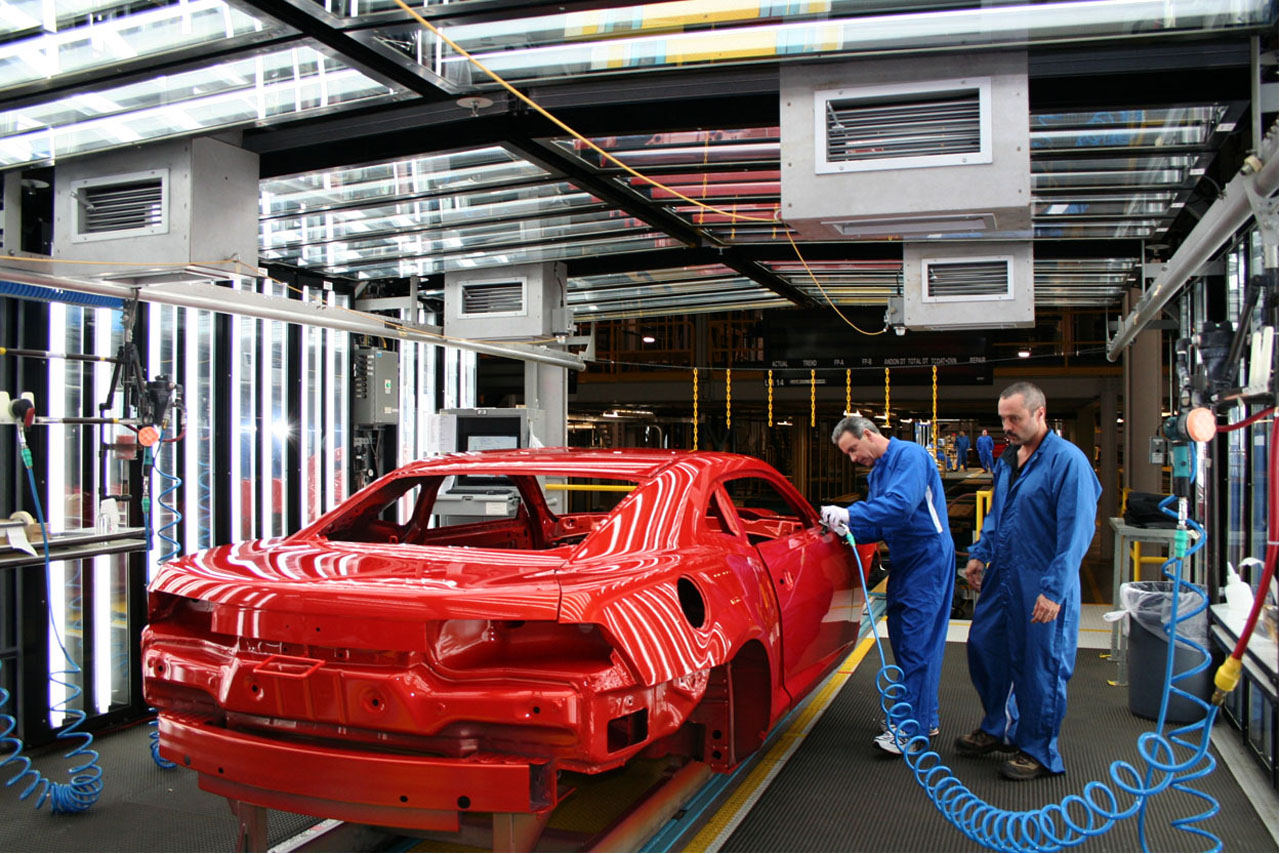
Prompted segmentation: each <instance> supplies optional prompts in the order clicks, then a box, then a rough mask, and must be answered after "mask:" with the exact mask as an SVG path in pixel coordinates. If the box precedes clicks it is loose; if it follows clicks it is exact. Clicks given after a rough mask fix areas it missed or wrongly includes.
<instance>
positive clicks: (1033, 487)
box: [956, 382, 1102, 780]
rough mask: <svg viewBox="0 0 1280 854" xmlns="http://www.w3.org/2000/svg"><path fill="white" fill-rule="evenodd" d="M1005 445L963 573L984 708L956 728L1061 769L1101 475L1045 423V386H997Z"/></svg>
mask: <svg viewBox="0 0 1280 854" xmlns="http://www.w3.org/2000/svg"><path fill="white" fill-rule="evenodd" d="M999 412H1000V420H1001V422H1002V423H1003V424H1004V431H1005V434H1006V435H1007V436H1008V439H1009V447H1008V448H1007V449H1006V450H1005V452H1004V453H1003V454H1001V455H1000V461H999V462H997V463H996V467H995V474H994V476H993V478H992V481H993V486H994V495H993V496H992V500H991V513H990V515H989V516H987V519H986V521H985V522H984V523H983V526H982V537H981V539H979V540H978V542H977V543H975V544H974V546H973V548H971V549H970V550H969V555H970V560H969V564H968V566H966V567H965V578H966V579H968V581H969V584H970V586H972V587H973V589H974V590H979V591H980V594H979V596H978V603H977V605H976V606H975V607H974V612H973V624H972V625H971V626H970V628H969V645H968V653H969V676H970V678H971V679H972V680H973V686H974V687H975V688H976V689H977V690H978V696H979V697H980V698H981V699H982V708H983V711H984V712H985V715H984V717H983V718H982V723H981V724H980V725H979V727H978V729H976V730H974V731H973V732H971V733H969V734H968V735H962V736H960V737H959V738H957V739H956V750H958V751H959V752H960V753H963V754H966V755H970V756H975V755H980V754H984V753H990V752H992V751H996V752H1001V753H1010V752H1013V751H1017V754H1016V755H1015V756H1014V757H1013V758H1011V759H1009V760H1007V761H1006V762H1004V763H1003V764H1002V765H1001V766H1000V773H1001V775H1002V776H1004V777H1007V778H1008V779H1011V780H1030V779H1032V778H1035V777H1039V776H1041V775H1042V774H1061V773H1063V771H1064V770H1065V769H1064V767H1063V764H1062V757H1061V756H1060V755H1059V753H1058V729H1059V728H1060V727H1061V726H1062V718H1063V717H1064V716H1065V715H1066V713H1067V680H1069V679H1070V678H1071V674H1072V672H1073V671H1074V669H1075V663H1076V639H1077V636H1078V634H1079V631H1080V561H1081V560H1082V559H1083V558H1084V554H1085V552H1086V551H1087V550H1088V548H1089V543H1090V542H1092V540H1093V532H1094V520H1095V518H1096V516H1097V512H1098V496H1099V495H1101V494H1102V486H1101V485H1100V484H1099V483H1098V478H1097V475H1095V474H1094V473H1093V468H1092V467H1091V466H1090V465H1089V460H1088V459H1087V458H1086V457H1085V455H1084V453H1083V452H1082V451H1081V450H1080V449H1079V448H1077V447H1076V446H1075V445H1073V444H1071V443H1070V442H1068V441H1067V440H1065V439H1063V438H1061V437H1059V436H1058V435H1057V434H1056V433H1054V432H1052V431H1051V430H1049V427H1048V425H1047V424H1046V423H1045V418H1044V416H1045V401H1044V392H1042V391H1041V390H1040V389H1039V388H1037V387H1036V386H1034V385H1032V384H1031V383H1021V382H1020V383H1014V384H1013V385H1011V386H1009V387H1008V388H1006V389H1005V390H1004V391H1003V392H1001V394H1000V404H999Z"/></svg>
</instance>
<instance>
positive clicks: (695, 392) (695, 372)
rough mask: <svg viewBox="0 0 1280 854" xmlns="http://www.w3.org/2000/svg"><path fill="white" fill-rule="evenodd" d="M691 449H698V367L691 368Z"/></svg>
mask: <svg viewBox="0 0 1280 854" xmlns="http://www.w3.org/2000/svg"><path fill="white" fill-rule="evenodd" d="M693 449H694V450H695V451H696V450H698V369H697V368H694V369H693Z"/></svg>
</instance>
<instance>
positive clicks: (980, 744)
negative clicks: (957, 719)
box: [956, 729, 1018, 756]
mask: <svg viewBox="0 0 1280 854" xmlns="http://www.w3.org/2000/svg"><path fill="white" fill-rule="evenodd" d="M1017 749H1018V748H1016V747H1014V746H1013V745H1012V744H1005V743H1004V742H1003V741H1001V740H1000V739H998V738H996V737H995V736H994V735H991V734H990V733H987V732H984V731H983V730H980V729H975V730H974V731H973V732H971V733H969V734H968V735H962V736H960V737H959V738H957V739H956V752H957V753H959V754H960V755H962V756H982V755H983V754H985V753H991V752H992V751H995V752H996V753H1012V752H1014V751H1015V750H1017Z"/></svg>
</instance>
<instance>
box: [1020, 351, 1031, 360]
mask: <svg viewBox="0 0 1280 854" xmlns="http://www.w3.org/2000/svg"><path fill="white" fill-rule="evenodd" d="M1018 358H1019V359H1029V358H1031V351H1030V350H1026V349H1023V350H1019V351H1018Z"/></svg>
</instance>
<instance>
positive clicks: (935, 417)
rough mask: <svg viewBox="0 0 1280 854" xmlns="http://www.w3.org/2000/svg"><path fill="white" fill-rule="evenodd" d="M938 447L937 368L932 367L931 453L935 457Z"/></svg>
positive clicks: (935, 366)
mask: <svg viewBox="0 0 1280 854" xmlns="http://www.w3.org/2000/svg"><path fill="white" fill-rule="evenodd" d="M939 450H940V448H939V447H938V366H937V365H934V366H933V453H934V455H935V456H936V455H937V453H938V451H939Z"/></svg>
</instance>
